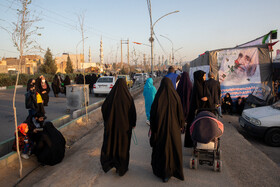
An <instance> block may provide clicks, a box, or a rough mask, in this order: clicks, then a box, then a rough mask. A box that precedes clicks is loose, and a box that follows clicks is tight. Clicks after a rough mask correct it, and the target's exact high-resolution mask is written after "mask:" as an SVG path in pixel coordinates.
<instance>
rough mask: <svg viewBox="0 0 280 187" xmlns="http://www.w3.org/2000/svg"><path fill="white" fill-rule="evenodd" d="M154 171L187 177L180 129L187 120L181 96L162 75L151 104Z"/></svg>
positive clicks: (163, 176) (151, 142)
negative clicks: (184, 168)
mask: <svg viewBox="0 0 280 187" xmlns="http://www.w3.org/2000/svg"><path fill="white" fill-rule="evenodd" d="M150 114H151V117H150V123H151V132H152V134H151V138H150V145H151V147H152V148H153V152H152V162H151V164H152V168H153V173H154V174H155V175H156V176H158V177H160V178H162V179H165V178H170V177H172V176H174V177H176V178H178V179H180V180H184V174H183V155H182V142H181V128H183V127H184V124H185V119H184V113H183V108H182V104H181V100H180V97H179V96H178V94H177V92H176V90H175V89H174V86H173V84H172V82H171V80H170V79H169V78H166V77H165V78H163V79H162V81H161V85H160V87H159V89H158V91H157V93H156V96H155V99H154V102H153V104H152V107H151V112H150Z"/></svg>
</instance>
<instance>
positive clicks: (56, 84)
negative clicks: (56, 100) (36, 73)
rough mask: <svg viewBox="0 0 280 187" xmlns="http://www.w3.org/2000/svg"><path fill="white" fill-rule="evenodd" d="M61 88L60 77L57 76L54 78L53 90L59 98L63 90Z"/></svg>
mask: <svg viewBox="0 0 280 187" xmlns="http://www.w3.org/2000/svg"><path fill="white" fill-rule="evenodd" d="M60 88H61V82H60V79H59V77H58V75H55V76H54V78H53V82H52V89H53V94H54V96H55V97H58V94H59V92H60V90H61V89H60Z"/></svg>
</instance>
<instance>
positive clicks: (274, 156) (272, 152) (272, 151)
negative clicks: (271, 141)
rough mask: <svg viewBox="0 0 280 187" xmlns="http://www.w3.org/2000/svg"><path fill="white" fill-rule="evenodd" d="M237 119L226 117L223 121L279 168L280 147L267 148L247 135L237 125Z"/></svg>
mask: <svg viewBox="0 0 280 187" xmlns="http://www.w3.org/2000/svg"><path fill="white" fill-rule="evenodd" d="M238 118H239V116H226V119H225V121H226V122H228V123H230V124H232V125H233V126H234V127H235V128H236V129H237V131H238V132H239V133H240V134H241V135H242V136H243V137H244V138H245V139H247V140H248V141H249V142H250V143H251V144H252V145H253V146H255V147H256V148H257V149H259V150H261V151H262V152H263V153H264V154H266V155H267V156H268V157H269V158H270V159H271V160H273V161H274V162H275V163H276V164H277V165H278V166H279V167H280V147H271V146H268V145H267V144H265V143H264V141H263V139H262V138H259V137H254V136H251V135H250V134H248V133H247V132H246V131H245V130H243V129H242V127H241V126H240V125H239V122H238Z"/></svg>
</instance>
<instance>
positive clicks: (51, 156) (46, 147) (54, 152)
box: [35, 122, 66, 166]
mask: <svg viewBox="0 0 280 187" xmlns="http://www.w3.org/2000/svg"><path fill="white" fill-rule="evenodd" d="M65 144H66V142H65V139H64V137H63V135H62V134H61V133H60V132H59V131H58V130H57V129H56V128H55V127H54V126H53V124H52V123H51V122H46V123H45V125H44V130H43V132H42V133H41V136H40V139H39V141H38V142H37V145H36V148H35V155H36V156H37V159H38V161H39V162H40V163H42V164H46V165H51V166H53V165H55V164H58V163H59V162H61V161H62V159H63V158H64V154H65Z"/></svg>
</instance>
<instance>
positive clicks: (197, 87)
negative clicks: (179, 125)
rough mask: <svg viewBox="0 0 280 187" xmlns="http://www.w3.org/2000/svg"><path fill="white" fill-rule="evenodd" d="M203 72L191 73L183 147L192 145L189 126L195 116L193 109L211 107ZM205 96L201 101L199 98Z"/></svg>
mask: <svg viewBox="0 0 280 187" xmlns="http://www.w3.org/2000/svg"><path fill="white" fill-rule="evenodd" d="M204 74H205V72H204V71H201V70H198V71H196V72H194V73H193V75H194V76H193V77H194V85H193V90H192V96H191V104H190V111H189V115H188V119H187V128H186V133H185V143H184V146H185V147H193V141H192V139H191V136H190V126H191V123H192V122H193V120H194V118H195V111H196V110H198V109H204V108H207V109H209V108H213V103H212V99H211V94H210V91H209V89H208V87H207V85H206V82H205V81H204V80H203V76H204ZM203 97H207V99H208V100H207V101H202V100H201V98H203Z"/></svg>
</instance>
